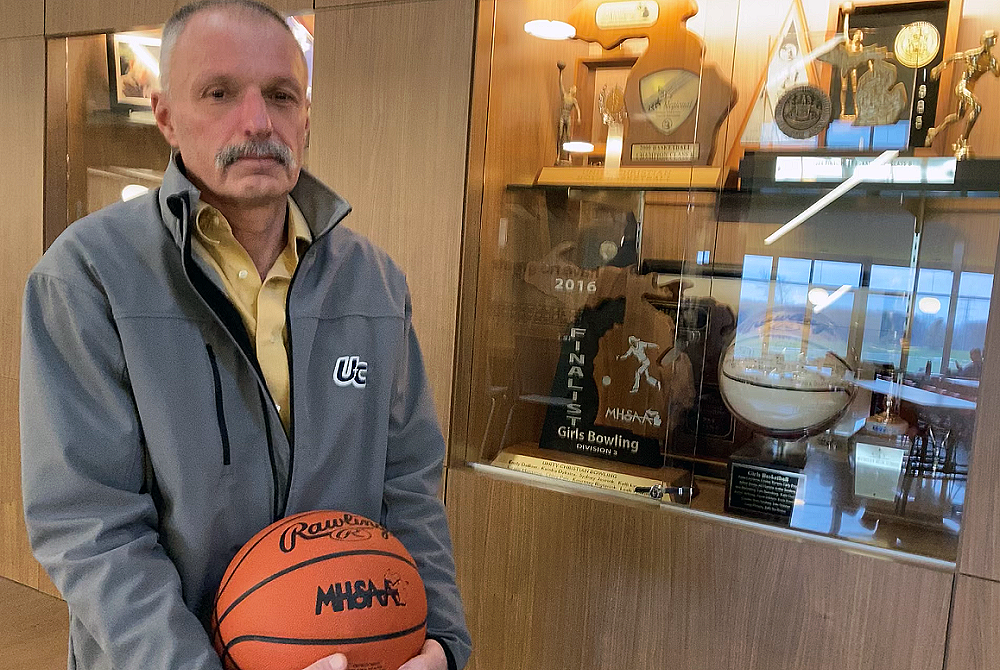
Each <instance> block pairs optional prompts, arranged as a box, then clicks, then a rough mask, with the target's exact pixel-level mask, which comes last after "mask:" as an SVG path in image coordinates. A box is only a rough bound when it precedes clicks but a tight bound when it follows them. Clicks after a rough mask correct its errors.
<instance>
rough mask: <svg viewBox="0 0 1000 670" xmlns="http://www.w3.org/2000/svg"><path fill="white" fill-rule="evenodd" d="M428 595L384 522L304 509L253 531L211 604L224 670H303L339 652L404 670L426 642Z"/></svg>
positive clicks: (369, 666)
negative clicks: (382, 523)
mask: <svg viewBox="0 0 1000 670" xmlns="http://www.w3.org/2000/svg"><path fill="white" fill-rule="evenodd" d="M426 619H427V597H426V595H425V594H424V585H423V582H422V581H421V580H420V576H419V575H418V574H417V568H416V565H415V564H414V562H413V558H411V557H410V554H409V553H407V551H406V549H404V548H403V545H402V544H401V543H400V542H399V540H397V539H396V538H395V537H393V536H392V535H391V534H390V533H389V531H387V530H386V529H385V528H383V527H382V526H380V525H379V524H377V523H375V522H374V521H371V520H370V519H366V518H364V517H362V516H358V515H356V514H349V513H346V512H330V511H318V512H304V513H302V514H298V515H295V516H291V517H288V518H287V519H282V520H280V521H277V522H275V523H273V524H271V525H270V526H268V527H267V528H265V529H264V530H262V531H260V532H259V533H257V534H256V535H254V536H253V537H252V538H251V539H250V541H249V542H247V543H246V544H245V545H244V546H243V548H242V549H240V551H239V552H238V553H237V554H236V556H235V557H234V558H233V560H232V562H231V563H230V564H229V567H228V568H227V569H226V574H225V576H224V577H223V578H222V583H221V584H220V586H219V592H218V594H217V595H216V598H215V609H214V613H213V628H214V631H213V639H214V641H215V649H216V651H217V652H218V653H219V656H220V657H221V658H222V660H223V665H225V667H226V668H227V670H303V668H306V667H308V666H309V665H310V664H312V663H314V662H315V661H318V660H319V659H321V658H323V657H324V656H329V655H330V654H333V653H336V652H341V653H343V654H344V655H346V656H347V662H348V669H349V670H350V669H351V668H357V669H358V670H360V669H361V668H364V670H398V668H399V666H401V665H402V664H403V663H405V662H406V661H408V660H409V659H411V658H413V657H414V656H416V655H417V653H418V652H419V651H420V648H421V646H423V643H424V639H425V638H424V635H425V623H426Z"/></svg>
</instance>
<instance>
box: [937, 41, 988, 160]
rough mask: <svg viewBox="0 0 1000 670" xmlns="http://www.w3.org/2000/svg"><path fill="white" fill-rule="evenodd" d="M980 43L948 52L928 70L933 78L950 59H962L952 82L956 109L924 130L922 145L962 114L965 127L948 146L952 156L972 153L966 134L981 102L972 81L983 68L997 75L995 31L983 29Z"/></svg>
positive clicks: (980, 108)
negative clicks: (962, 67)
mask: <svg viewBox="0 0 1000 670" xmlns="http://www.w3.org/2000/svg"><path fill="white" fill-rule="evenodd" d="M980 42H981V43H980V45H979V46H978V47H976V48H975V49H969V50H968V51H962V52H959V53H957V54H954V55H951V56H948V57H947V58H945V59H944V60H943V61H941V62H940V63H938V64H937V65H935V66H934V69H932V70H931V79H937V78H938V77H940V76H941V72H942V71H943V70H944V68H945V67H946V66H948V65H949V64H951V63H958V62H964V63H965V71H964V72H963V73H962V78H961V79H960V80H959V82H958V84H957V85H956V86H955V95H957V96H958V109H957V110H956V111H955V112H954V113H952V114H949V115H948V116H946V117H945V119H944V121H942V122H941V125H938V126H935V127H934V128H931V129H930V130H929V131H927V139H926V141H925V142H924V145H925V146H928V147H929V146H930V145H931V143H932V142H933V141H934V138H935V137H937V135H938V134H939V133H940V132H941V131H942V130H944V129H945V128H946V127H948V126H949V125H951V124H952V123H954V122H956V121H958V120H960V119H962V118H963V117H965V119H966V121H965V129H964V130H963V131H962V134H961V135H959V136H958V139H957V140H956V141H955V144H954V145H952V148H953V149H954V150H955V158H957V159H958V160H964V159H966V158H969V157H970V156H971V155H972V149H971V147H970V146H969V135H970V134H971V133H972V127H973V126H975V125H976V119H978V118H979V114H980V113H981V112H982V111H983V106H982V105H981V104H980V103H979V98H977V97H976V96H975V94H974V93H973V88H974V87H975V85H976V82H977V81H979V79H980V77H982V76H983V75H984V74H986V73H987V72H992V73H993V75H994V76H996V77H1000V67H998V66H997V59H996V57H995V56H994V55H993V47H994V45H996V43H997V33H996V31H995V30H987V31H986V32H984V33H983V36H982V38H981V40H980Z"/></svg>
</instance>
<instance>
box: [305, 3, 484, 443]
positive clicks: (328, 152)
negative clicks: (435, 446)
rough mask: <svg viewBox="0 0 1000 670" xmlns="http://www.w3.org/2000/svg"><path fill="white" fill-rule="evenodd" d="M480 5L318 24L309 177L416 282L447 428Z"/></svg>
mask: <svg viewBox="0 0 1000 670" xmlns="http://www.w3.org/2000/svg"><path fill="white" fill-rule="evenodd" d="M474 11H475V7H474V4H473V3H470V2H468V1H467V0H434V1H432V2H415V3H404V4H385V5H382V4H380V5H375V6H370V7H361V8H349V9H331V10H326V11H323V12H319V13H318V14H317V15H316V64H315V73H316V74H315V77H316V80H315V83H314V86H313V115H312V139H311V147H310V165H311V169H312V170H313V171H314V172H315V173H316V174H317V175H318V176H319V177H320V178H321V179H323V180H324V181H325V182H326V183H327V184H329V185H330V186H331V187H332V188H333V189H334V190H336V191H337V192H338V193H340V194H341V195H343V196H344V197H345V198H346V199H347V200H348V202H350V203H351V204H352V206H353V208H354V211H353V212H352V214H351V215H350V217H349V218H348V220H347V225H349V226H350V227H351V228H353V229H355V230H357V231H359V232H361V233H363V234H364V235H367V236H368V237H369V238H370V239H372V241H374V242H375V243H376V244H378V245H379V246H381V247H382V248H383V249H385V250H386V251H387V252H388V253H389V255H390V256H392V257H393V258H394V259H395V260H396V261H397V262H398V263H399V264H400V265H401V266H402V268H403V270H404V271H405V272H406V273H407V277H408V280H409V283H410V289H411V292H412V294H413V315H414V317H413V321H414V324H415V327H416V329H417V333H418V334H419V336H420V340H421V346H422V347H423V351H424V358H425V362H426V364H427V369H428V371H429V375H430V379H431V386H432V388H433V390H434V399H435V402H436V404H437V410H438V415H439V417H440V420H441V425H442V427H444V428H445V430H447V426H448V421H449V419H448V417H449V412H450V400H451V378H452V370H453V365H454V352H455V321H456V313H457V310H458V272H459V263H460V259H461V245H462V211H463V205H464V191H465V168H466V161H465V156H466V145H467V138H468V135H467V130H468V112H469V91H470V80H471V67H472V37H473V28H474Z"/></svg>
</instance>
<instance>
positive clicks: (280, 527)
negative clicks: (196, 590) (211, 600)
mask: <svg viewBox="0 0 1000 670" xmlns="http://www.w3.org/2000/svg"><path fill="white" fill-rule="evenodd" d="M310 514H314V512H300V513H298V514H296V515H295V516H290V517H285V518H284V519H282V523H280V524H277V525H276V526H275V527H274V528H272V529H271V530H269V531H268V532H266V533H264V534H263V535H261V536H260V537H259V538H258V539H257V541H256V542H254V543H253V544H252V545H251V546H249V547H242V548H241V549H240V551H239V552H236V555H237V556H239V554H240V552H243V555H242V556H240V559H239V561H238V562H237V563H236V565H234V566H232V568H233V569H232V570H231V571H229V570H228V568H227V572H229V577H228V578H227V579H226V581H225V582H224V583H223V584H221V585H220V586H219V590H218V591H217V592H216V594H215V603H216V604H218V602H219V598H221V597H222V592H223V591H224V590H225V588H226V587H227V586H229V582H231V581H232V580H233V575H235V574H236V570H237V568H239V567H240V565H242V564H243V561H245V560H246V558H247V556H249V555H250V552H252V551H253V550H254V549H255V548H256V547H257V545H258V544H260V543H261V542H263V541H264V540H265V539H266V538H267V537H269V536H270V535H271V533H275V532H277V531H279V530H284V528H285V525H286V524H287V523H288V522H289V521H294V520H296V519H298V518H299V517H303V516H308V515H310Z"/></svg>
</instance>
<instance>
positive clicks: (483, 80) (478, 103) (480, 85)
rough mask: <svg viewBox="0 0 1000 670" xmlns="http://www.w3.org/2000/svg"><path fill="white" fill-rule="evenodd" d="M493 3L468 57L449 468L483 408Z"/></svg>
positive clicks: (479, 22)
mask: <svg viewBox="0 0 1000 670" xmlns="http://www.w3.org/2000/svg"><path fill="white" fill-rule="evenodd" d="M495 8H496V0H480V2H479V8H478V13H477V16H476V39H475V43H474V44H475V55H474V57H473V68H474V69H473V75H472V104H471V106H470V112H469V114H470V119H469V141H468V145H469V150H468V169H467V175H468V176H467V179H466V191H465V224H464V235H463V241H462V266H461V268H462V269H461V274H460V277H459V282H460V283H459V292H458V326H457V328H458V335H457V338H456V352H455V374H454V376H453V380H454V381H453V384H454V386H453V388H452V394H451V407H452V414H451V430H450V438H451V439H450V441H449V445H448V454H449V457H450V461H449V462H450V464H453V465H458V464H460V463H464V462H466V461H469V460H473V459H475V458H476V456H477V454H475V453H473V452H472V449H471V448H470V443H469V427H470V418H471V414H472V413H473V412H475V413H476V414H477V415H479V414H481V412H482V411H483V409H484V407H483V406H481V405H478V404H477V405H473V403H472V397H473V393H472V366H473V361H474V358H475V346H474V343H475V332H476V328H475V322H476V281H477V279H478V277H479V255H480V244H481V242H482V238H481V237H480V231H481V229H482V215H483V195H484V181H483V180H484V177H485V170H486V117H487V113H488V111H489V104H490V65H489V64H490V53H491V52H492V50H493V14H494V12H495Z"/></svg>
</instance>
